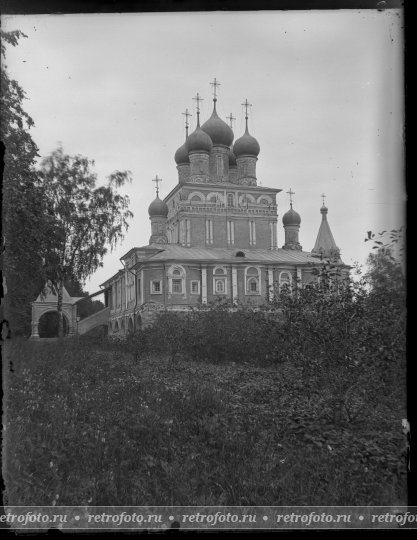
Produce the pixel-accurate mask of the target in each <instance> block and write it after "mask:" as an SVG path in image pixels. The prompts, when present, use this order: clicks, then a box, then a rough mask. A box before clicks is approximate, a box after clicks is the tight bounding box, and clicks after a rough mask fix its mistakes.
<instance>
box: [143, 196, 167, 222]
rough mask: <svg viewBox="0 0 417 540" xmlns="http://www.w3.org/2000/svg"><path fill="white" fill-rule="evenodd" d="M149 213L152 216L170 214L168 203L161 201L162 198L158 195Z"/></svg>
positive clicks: (150, 206)
mask: <svg viewBox="0 0 417 540" xmlns="http://www.w3.org/2000/svg"><path fill="white" fill-rule="evenodd" d="M148 213H149V216H150V217H156V216H159V217H167V216H168V205H167V204H166V203H165V202H164V201H161V199H160V198H159V197H158V195H157V196H156V199H155V200H153V201H152V202H151V204H150V205H149V208H148Z"/></svg>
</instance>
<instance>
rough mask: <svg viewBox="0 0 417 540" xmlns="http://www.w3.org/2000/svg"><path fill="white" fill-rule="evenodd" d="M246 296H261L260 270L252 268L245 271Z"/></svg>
mask: <svg viewBox="0 0 417 540" xmlns="http://www.w3.org/2000/svg"><path fill="white" fill-rule="evenodd" d="M245 282H246V294H260V293H261V287H260V270H259V268H255V267H254V266H251V267H249V268H246V270H245Z"/></svg>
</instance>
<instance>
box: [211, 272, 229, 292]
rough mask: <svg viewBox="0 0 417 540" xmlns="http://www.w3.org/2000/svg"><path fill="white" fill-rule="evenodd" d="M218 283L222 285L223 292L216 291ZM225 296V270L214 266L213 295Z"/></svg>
mask: <svg viewBox="0 0 417 540" xmlns="http://www.w3.org/2000/svg"><path fill="white" fill-rule="evenodd" d="M220 271H221V272H220ZM218 282H221V283H223V291H218V290H217V283H218ZM227 294H228V292H227V270H226V268H225V267H224V266H215V267H214V268H213V295H218V296H227Z"/></svg>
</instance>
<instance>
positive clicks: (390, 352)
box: [4, 251, 407, 506]
mask: <svg viewBox="0 0 417 540" xmlns="http://www.w3.org/2000/svg"><path fill="white" fill-rule="evenodd" d="M378 256H379V257H381V258H382V259H384V257H386V256H387V254H386V252H385V251H380V252H379V254H378ZM380 263H381V260H380V259H378V265H377V266H375V267H372V265H371V266H370V268H369V269H368V272H367V274H365V275H362V274H360V272H359V269H358V270H357V272H358V275H357V277H356V279H354V280H350V279H349V280H341V279H340V278H341V276H338V275H337V274H338V272H337V271H336V270H337V268H335V267H334V266H332V265H331V264H324V265H323V266H322V267H321V270H320V271H319V274H318V278H320V279H319V280H318V282H317V283H312V284H311V285H310V286H309V287H306V288H305V289H302V288H299V287H298V288H297V287H296V288H295V289H294V290H293V291H291V290H288V289H287V290H285V289H283V290H280V291H277V295H276V302H272V303H271V304H270V305H268V306H265V308H264V309H263V310H258V311H256V310H254V309H248V308H245V307H239V308H237V309H235V311H234V312H231V311H230V310H229V309H228V308H229V307H230V306H229V305H227V304H218V305H215V306H210V307H209V308H207V307H202V308H201V309H199V310H196V311H195V312H189V313H182V314H181V315H180V314H175V313H172V312H163V313H161V314H160V316H159V318H158V319H157V321H156V323H155V324H154V325H153V326H152V327H150V328H145V329H143V330H141V331H140V332H138V333H137V334H136V335H133V336H130V337H129V339H128V340H121V341H111V340H110V341H106V340H103V339H101V340H98V339H94V338H86V339H84V336H82V339H75V340H72V341H70V342H64V343H63V344H62V345H59V346H57V344H56V343H50V344H49V343H33V342H28V343H12V344H8V345H9V347H8V349H7V350H6V353H7V354H6V360H12V361H13V364H12V368H13V371H9V372H8V373H7V381H6V388H7V395H6V411H7V414H6V417H5V422H6V434H7V440H6V444H5V466H4V471H5V472H4V478H5V483H6V490H7V493H6V495H7V502H8V504H16V505H18V504H20V505H24V504H29V505H30V504H36V505H40V504H53V501H54V500H55V501H57V500H59V501H60V503H61V504H64V505H65V504H67V505H71V504H77V505H79V504H93V505H113V504H119V505H133V506H135V505H143V504H146V505H154V504H166V505H237V506H239V505H272V506H275V505H404V504H406V495H407V493H406V490H407V485H406V473H407V439H406V436H405V435H404V433H403V431H402V420H403V419H404V418H406V414H407V412H406V404H405V304H404V302H403V300H404V294H405V293H404V290H403V286H404V281H399V282H398V283H397V284H396V286H395V287H393V286H390V283H389V280H385V279H384V280H382V281H381V280H379V278H378V276H379V275H380V267H379V264H380ZM391 263H392V260H391V259H390V257H389V256H388V262H387V260H384V261H383V262H382V263H381V264H383V265H385V266H384V268H388V269H391V270H390V271H393V272H394V275H395V276H397V270H398V268H396V267H394V268H393V267H391V266H390V265H391ZM396 264H398V263H396ZM132 353H133V354H132ZM51 372H53V373H54V377H50V373H51Z"/></svg>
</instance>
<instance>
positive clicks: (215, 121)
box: [201, 102, 235, 146]
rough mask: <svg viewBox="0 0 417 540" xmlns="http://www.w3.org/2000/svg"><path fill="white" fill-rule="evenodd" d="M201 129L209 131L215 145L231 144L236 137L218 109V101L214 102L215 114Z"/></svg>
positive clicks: (208, 133)
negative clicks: (218, 112)
mask: <svg viewBox="0 0 417 540" xmlns="http://www.w3.org/2000/svg"><path fill="white" fill-rule="evenodd" d="M201 129H202V130H203V131H205V132H206V133H207V135H208V136H209V137H210V139H211V140H212V142H213V145H214V146H216V145H219V144H221V145H223V146H230V145H231V144H232V142H233V139H234V137H235V136H234V134H233V131H232V128H231V127H230V126H228V125H227V124H226V122H224V121H223V120H222V119H221V118H220V117H219V115H218V114H217V111H216V102H214V109H213V114H212V115H211V116H210V118H209V119H208V120H207V122H204V124H203V125H202V126H201Z"/></svg>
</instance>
